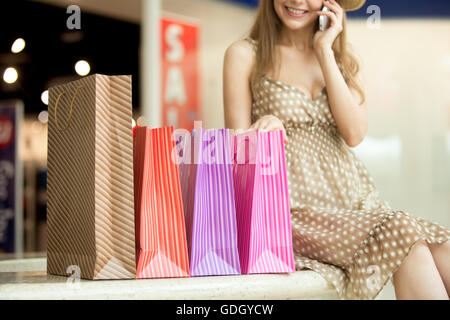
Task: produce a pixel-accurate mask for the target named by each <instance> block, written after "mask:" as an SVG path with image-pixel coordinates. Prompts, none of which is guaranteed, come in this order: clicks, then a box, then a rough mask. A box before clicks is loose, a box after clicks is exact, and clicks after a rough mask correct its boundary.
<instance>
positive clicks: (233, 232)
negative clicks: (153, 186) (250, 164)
mask: <svg viewBox="0 0 450 320" xmlns="http://www.w3.org/2000/svg"><path fill="white" fill-rule="evenodd" d="M176 139H177V141H176V145H177V155H178V161H179V170H180V180H181V190H182V196H183V206H184V213H185V221H186V237H187V242H188V252H189V257H190V272H191V273H190V274H191V276H206V275H233V274H240V273H241V270H240V265H239V254H238V244H237V229H236V207H235V203H234V188H233V173H232V162H231V149H230V135H229V130H228V129H219V130H206V131H205V130H203V129H196V130H193V131H192V133H189V132H188V133H184V134H178V135H176Z"/></svg>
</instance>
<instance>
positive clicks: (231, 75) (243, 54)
mask: <svg viewBox="0 0 450 320" xmlns="http://www.w3.org/2000/svg"><path fill="white" fill-rule="evenodd" d="M253 64H254V53H253V48H252V47H251V44H250V43H248V42H247V41H246V40H239V41H236V42H234V43H233V44H231V45H230V46H229V47H228V48H227V50H226V52H225V57H224V63H223V105H224V114H225V127H226V128H230V129H234V130H237V129H242V130H247V129H248V128H249V127H250V125H251V117H250V112H251V104H252V95H251V90H250V81H249V79H250V73H251V69H252V67H253Z"/></svg>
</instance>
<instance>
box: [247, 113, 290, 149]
mask: <svg viewBox="0 0 450 320" xmlns="http://www.w3.org/2000/svg"><path fill="white" fill-rule="evenodd" d="M249 130H268V131H274V130H283V137H284V143H285V144H286V143H288V142H289V141H288V138H287V134H286V130H285V129H284V126H283V122H281V120H280V119H278V118H277V117H275V116H273V115H265V116H263V117H261V118H259V119H258V120H257V121H256V122H255V123H254V124H252V125H251V126H250V128H249Z"/></svg>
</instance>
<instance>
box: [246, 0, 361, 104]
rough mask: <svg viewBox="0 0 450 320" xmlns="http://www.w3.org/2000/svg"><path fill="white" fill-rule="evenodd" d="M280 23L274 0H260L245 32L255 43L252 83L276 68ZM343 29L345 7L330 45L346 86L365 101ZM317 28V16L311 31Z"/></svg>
mask: <svg viewBox="0 0 450 320" xmlns="http://www.w3.org/2000/svg"><path fill="white" fill-rule="evenodd" d="M337 2H338V3H339V4H340V0H337ZM281 27H282V21H281V20H280V18H279V17H278V15H277V13H276V12H275V8H274V6H273V0H260V3H259V6H258V11H257V14H256V19H255V22H254V23H253V26H252V27H251V29H250V33H249V35H248V36H250V37H251V38H253V39H255V40H257V43H258V46H257V50H256V63H255V67H254V69H253V70H252V75H251V81H252V83H253V81H257V80H258V79H260V77H262V76H264V75H266V73H267V72H269V71H271V69H272V68H274V69H273V70H274V71H277V72H279V70H280V64H281V62H280V60H278V63H277V64H276V65H275V63H274V61H275V55H276V50H275V44H276V43H277V39H278V38H279V34H280V31H281ZM346 29H347V17H346V14H345V11H344V16H343V21H342V31H341V33H340V34H339V35H338V37H337V38H336V40H335V41H334V43H333V45H332V49H333V52H334V57H335V59H336V62H337V64H338V66H339V70H340V71H341V73H342V76H343V77H344V79H345V82H346V83H347V85H348V86H351V87H353V88H355V89H356V90H357V91H358V93H359V94H360V96H361V98H362V102H361V103H363V102H364V101H365V95H364V92H363V90H362V89H361V87H360V86H359V84H358V83H357V81H356V79H355V76H356V75H357V73H358V72H359V69H360V67H359V64H358V61H357V60H356V58H355V57H354V55H352V54H351V53H350V52H349V50H348V47H349V44H347V32H346ZM317 30H319V19H317V21H316V24H315V27H314V32H316V31H317Z"/></svg>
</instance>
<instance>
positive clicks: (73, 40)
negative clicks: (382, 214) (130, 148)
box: [0, 0, 450, 299]
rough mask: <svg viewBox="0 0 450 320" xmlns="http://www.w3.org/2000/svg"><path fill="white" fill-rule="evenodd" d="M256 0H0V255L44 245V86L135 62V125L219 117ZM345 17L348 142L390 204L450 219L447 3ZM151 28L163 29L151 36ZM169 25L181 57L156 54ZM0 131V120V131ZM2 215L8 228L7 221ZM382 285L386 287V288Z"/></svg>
mask: <svg viewBox="0 0 450 320" xmlns="http://www.w3.org/2000/svg"><path fill="white" fill-rule="evenodd" d="M258 2H259V1H258V0H126V1H125V0H72V1H66V0H28V1H25V0H20V1H19V0H14V1H12V0H8V1H4V3H2V19H0V28H1V30H2V32H1V35H0V73H1V76H2V79H0V105H1V104H8V103H9V104H10V103H11V101H13V102H14V104H15V106H16V107H17V108H18V109H19V111H18V112H17V113H16V114H15V117H16V123H15V125H16V127H15V129H14V130H15V132H16V133H17V139H16V140H15V143H16V147H15V148H16V149H17V150H16V153H17V157H16V159H15V161H14V170H15V171H14V172H15V174H16V178H15V179H16V180H18V181H19V182H18V186H16V189H15V200H13V201H12V202H14V201H15V202H14V204H13V210H14V212H15V213H14V215H12V216H11V215H10V216H8V215H7V214H6V213H5V211H4V210H3V208H2V210H1V211H0V261H1V259H2V255H3V256H4V257H11V255H15V257H19V258H22V257H23V258H25V257H35V258H37V259H42V258H43V257H45V252H46V237H47V231H46V210H47V207H46V175H47V123H48V118H49V116H50V115H49V114H48V109H47V108H48V107H47V105H48V88H50V87H52V86H54V85H58V84H61V83H65V82H68V81H72V80H76V79H79V78H81V77H84V76H87V75H92V74H96V73H99V74H107V75H131V76H132V101H133V115H132V116H133V122H134V123H135V124H138V125H153V126H158V125H159V126H164V125H173V126H175V127H177V126H179V127H189V126H190V125H191V124H192V122H193V120H200V121H202V125H203V127H204V128H223V127H224V110H223V88H222V80H223V78H222V71H223V61H224V53H225V50H226V49H227V47H228V46H229V45H230V44H231V43H233V42H234V41H237V40H239V39H242V38H244V37H246V36H247V35H248V33H249V30H250V28H251V26H252V23H253V21H254V19H255V14H256V10H257V6H258ZM411 3H414V5H411ZM73 5H75V7H77V8H79V10H80V14H81V20H80V21H79V22H80V25H79V26H78V27H76V23H75V24H72V25H71V27H70V23H69V20H68V19H69V17H70V16H71V15H72V14H73V13H74V12H76V10H75V9H76V8H75V9H73ZM70 6H72V9H70V8H69V7H70ZM155 17H156V19H155ZM347 18H348V20H347V27H348V28H347V38H348V42H349V44H350V46H351V48H352V50H354V52H355V55H356V57H357V58H358V60H359V62H360V65H361V70H362V74H363V75H364V79H365V81H366V92H365V94H366V99H367V109H368V117H369V128H368V132H367V135H366V137H365V138H364V140H363V142H361V143H360V144H359V145H357V146H356V147H354V148H353V150H354V152H355V153H356V154H357V156H358V157H360V159H362V160H363V162H364V163H365V164H366V165H367V167H368V169H369V171H370V174H371V175H372V177H373V179H374V181H375V183H376V186H377V188H378V190H379V192H380V194H381V196H382V197H383V198H384V199H385V200H386V201H387V202H388V203H389V204H390V205H391V206H392V207H393V208H396V209H399V210H403V211H406V212H409V213H411V214H414V215H415V216H420V217H423V218H426V219H429V220H432V221H435V222H438V223H439V224H441V225H443V226H447V227H449V226H450V42H449V41H448V39H449V38H448V37H449V34H450V5H449V3H448V1H446V0H439V1H438V0H434V1H433V2H432V4H431V3H430V2H427V4H426V5H425V4H424V3H423V2H421V1H406V0H402V1H398V0H397V1H395V4H393V1H388V0H379V1H370V0H369V1H367V2H366V4H365V5H364V6H363V7H362V8H361V9H360V10H358V11H357V12H351V13H348V14H347ZM155 21H159V22H161V24H159V25H158V24H157V23H156V22H155ZM74 25H75V27H74ZM174 26H175V27H174ZM171 28H172V30H171V31H172V33H171V31H170V29H171ZM180 30H181V31H180ZM183 30H184V31H183ZM177 32H180V33H177ZM183 32H184V33H183ZM155 33H159V35H160V36H159V37H157V38H154V37H152V35H154V34H155ZM174 34H182V35H183V41H185V44H186V45H187V46H186V47H185V48H183V50H181V52H182V55H183V56H182V57H170V56H168V55H164V53H165V50H166V48H167V46H168V43H169V45H170V42H171V41H172V40H173V36H174ZM177 59H178V60H177ZM173 66H175V67H176V68H179V70H178V71H179V72H180V75H181V77H184V78H182V79H184V83H183V85H182V87H183V88H184V90H185V93H184V98H185V99H184V100H183V99H181V100H183V101H180V100H177V101H175V103H173V101H164V97H165V95H164V89H167V86H168V85H169V84H167V79H168V77H167V76H166V75H167V72H168V70H169V69H170V68H171V67H173ZM174 90H177V89H174ZM155 104H157V105H158V107H155ZM183 104H184V105H183ZM1 117H2V116H1V115H0V119H1ZM146 119H150V120H149V121H147V120H146ZM0 125H2V124H1V123H0ZM1 133H2V129H1V128H0V138H1V135H2V134H1ZM2 143H3V142H1V141H0V148H1V147H2ZM1 152H2V151H0V154H2V155H4V153H1ZM5 157H7V155H5ZM2 160H3V159H2ZM2 171H3V172H2V176H1V177H2V179H0V181H1V182H2V190H1V191H0V195H2V198H3V199H7V198H8V192H10V191H11V190H13V188H11V187H7V186H5V181H8V179H9V178H8V176H7V170H6V169H4V170H2ZM10 181H14V180H10ZM6 184H8V182H6ZM5 201H6V200H5ZM8 201H9V200H8ZM1 214H3V217H2V215H1ZM11 221H14V223H15V224H14V226H15V227H14V231H15V232H11V230H10V229H8V225H9V223H10V222H11ZM8 232H9V233H8ZM8 237H9V238H8ZM4 259H6V258H4ZM39 261H41V260H39ZM39 261H38V262H36V263H38V264H39V263H40V262H39ZM43 270H45V269H43ZM1 271H2V270H1V267H0V273H1ZM0 282H1V281H0ZM386 290H387V291H386V293H385V296H384V297H386V298H388V299H390V298H392V295H393V291H392V288H388V289H386ZM0 291H1V290H0Z"/></svg>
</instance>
